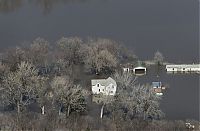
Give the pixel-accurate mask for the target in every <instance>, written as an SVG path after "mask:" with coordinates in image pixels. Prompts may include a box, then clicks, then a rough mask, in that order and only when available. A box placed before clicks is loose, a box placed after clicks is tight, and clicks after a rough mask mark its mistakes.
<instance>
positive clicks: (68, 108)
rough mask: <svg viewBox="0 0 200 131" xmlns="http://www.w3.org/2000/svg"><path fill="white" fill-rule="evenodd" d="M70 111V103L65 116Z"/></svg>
mask: <svg viewBox="0 0 200 131" xmlns="http://www.w3.org/2000/svg"><path fill="white" fill-rule="evenodd" d="M69 113H70V105H69V106H68V107H67V116H69Z"/></svg>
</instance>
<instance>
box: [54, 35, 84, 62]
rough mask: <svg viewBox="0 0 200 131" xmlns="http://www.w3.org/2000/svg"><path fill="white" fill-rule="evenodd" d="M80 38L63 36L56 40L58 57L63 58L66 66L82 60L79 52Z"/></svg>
mask: <svg viewBox="0 0 200 131" xmlns="http://www.w3.org/2000/svg"><path fill="white" fill-rule="evenodd" d="M82 43H83V41H82V39H80V38H78V37H68V38H67V37H63V38H61V39H60V40H58V41H57V48H58V51H59V52H58V58H59V59H63V60H64V61H65V62H66V64H68V66H70V65H74V64H78V63H80V62H81V61H82V56H81V54H80V48H81V44H82Z"/></svg>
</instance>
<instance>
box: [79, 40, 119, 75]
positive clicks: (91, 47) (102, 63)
mask: <svg viewBox="0 0 200 131" xmlns="http://www.w3.org/2000/svg"><path fill="white" fill-rule="evenodd" d="M105 41H106V40H101V39H100V40H97V41H94V40H92V41H89V44H88V45H85V47H84V49H83V51H84V53H83V54H84V56H85V58H84V63H85V65H86V67H87V68H89V69H91V70H93V71H95V73H97V74H98V73H99V72H106V71H109V72H112V71H113V70H114V69H115V68H116V67H117V63H118V60H117V54H118V51H117V49H115V47H114V46H111V43H109V42H110V41H108V40H107V43H105ZM101 42H102V43H101ZM112 49H113V50H112Z"/></svg>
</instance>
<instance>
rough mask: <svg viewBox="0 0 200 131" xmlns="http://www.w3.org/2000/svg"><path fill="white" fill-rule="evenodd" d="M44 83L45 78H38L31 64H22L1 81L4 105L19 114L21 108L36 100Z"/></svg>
mask: <svg viewBox="0 0 200 131" xmlns="http://www.w3.org/2000/svg"><path fill="white" fill-rule="evenodd" d="M45 81H46V78H44V77H40V76H38V71H37V70H36V69H35V67H34V66H33V65H32V64H29V63H26V62H22V63H21V64H19V65H18V69H17V70H16V71H15V72H10V73H9V74H8V75H7V76H6V77H5V78H4V79H3V87H4V90H3V93H2V95H3V97H4V103H6V104H10V105H13V106H14V107H17V112H18V113H20V112H21V109H22V108H26V106H27V105H30V104H31V103H33V102H34V100H36V98H37V97H38V92H39V90H40V89H41V88H43V87H44V84H45Z"/></svg>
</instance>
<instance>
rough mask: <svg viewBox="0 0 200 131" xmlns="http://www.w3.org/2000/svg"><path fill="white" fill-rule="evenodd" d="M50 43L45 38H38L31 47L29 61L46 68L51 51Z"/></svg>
mask: <svg viewBox="0 0 200 131" xmlns="http://www.w3.org/2000/svg"><path fill="white" fill-rule="evenodd" d="M49 48H50V46H49V42H48V41H46V40H45V39H43V38H40V37H39V38H36V39H35V40H34V41H33V43H32V44H31V45H30V48H29V52H28V57H29V58H28V61H29V62H31V63H33V64H34V65H36V66H45V67H46V65H47V63H48V55H49V51H50V49H49Z"/></svg>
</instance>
